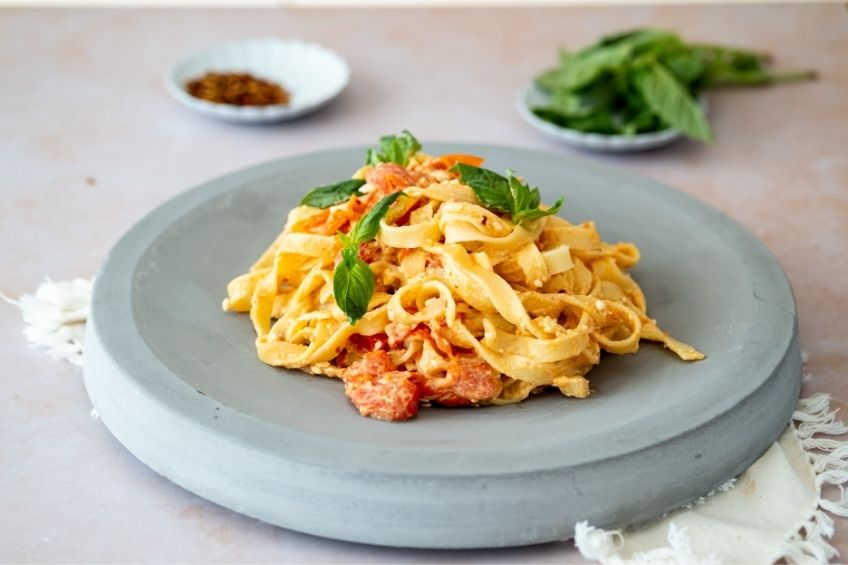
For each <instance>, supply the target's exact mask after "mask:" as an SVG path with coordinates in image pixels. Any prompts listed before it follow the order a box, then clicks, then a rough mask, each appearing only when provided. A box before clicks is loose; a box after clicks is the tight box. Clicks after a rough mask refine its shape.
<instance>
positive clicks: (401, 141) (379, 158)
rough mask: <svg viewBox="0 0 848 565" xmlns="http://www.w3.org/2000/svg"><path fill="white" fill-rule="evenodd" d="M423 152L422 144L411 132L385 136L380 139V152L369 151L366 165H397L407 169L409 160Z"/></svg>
mask: <svg viewBox="0 0 848 565" xmlns="http://www.w3.org/2000/svg"><path fill="white" fill-rule="evenodd" d="M420 150H421V143H419V141H418V140H417V139H416V138H415V136H414V135H412V134H411V133H410V132H409V130H403V132H402V133H401V134H400V135H384V136H383V137H381V138H380V150H379V151H375V150H373V149H369V150H368V151H367V153H366V154H365V164H366V165H376V164H378V163H397V164H398V165H401V166H403V167H405V166H406V165H407V164H409V159H410V157H412V156H413V155H415V154H416V153H417V152H418V151H420Z"/></svg>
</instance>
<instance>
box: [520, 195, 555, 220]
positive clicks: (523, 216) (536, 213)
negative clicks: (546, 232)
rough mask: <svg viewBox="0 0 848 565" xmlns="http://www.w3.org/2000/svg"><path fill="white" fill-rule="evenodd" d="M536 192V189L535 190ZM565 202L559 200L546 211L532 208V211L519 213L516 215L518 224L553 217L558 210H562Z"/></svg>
mask: <svg viewBox="0 0 848 565" xmlns="http://www.w3.org/2000/svg"><path fill="white" fill-rule="evenodd" d="M536 190H538V189H536ZM564 201H565V199H564V198H560V199H559V200H557V201H556V203H554V205H553V206H551V207H550V208H548V209H547V210H542V209H541V208H534V209H532V210H524V211H523V212H520V213H519V215H518V220H519V221H518V223H524V222H532V221H533V220H537V219H539V218H544V217H545V216H553V215H554V214H556V213H557V212H559V209H560V208H562V203H563V202H564Z"/></svg>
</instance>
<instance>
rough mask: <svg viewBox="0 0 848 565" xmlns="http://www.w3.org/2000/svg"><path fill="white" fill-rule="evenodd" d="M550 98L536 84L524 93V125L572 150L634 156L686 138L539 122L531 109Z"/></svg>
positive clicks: (520, 110) (675, 133) (666, 132)
mask: <svg viewBox="0 0 848 565" xmlns="http://www.w3.org/2000/svg"><path fill="white" fill-rule="evenodd" d="M549 100H550V97H549V96H548V94H547V93H545V92H544V91H543V90H542V89H540V88H539V87H538V86H536V85H535V84H533V83H530V84H528V85H527V86H525V87H524V88H522V89H521V91H519V93H518V97H517V99H516V101H515V106H516V108H517V109H518V113H519V114H520V115H521V117H522V118H524V121H525V122H527V123H528V124H530V125H531V126H533V127H534V128H536V129H537V130H539V131H540V132H542V133H543V134H545V135H547V136H548V137H552V138H554V139H557V140H559V141H562V142H564V143H566V144H568V145H570V146H572V147H576V148H578V149H585V150H588V151H601V152H606V153H634V152H637V151H647V150H648V149H654V148H657V147H662V146H663V145H668V144H670V143H673V142H674V141H677V140H678V139H680V138H681V137H683V133H681V132H680V131H678V130H676V129H666V130H662V131H654V132H649V133H637V134H634V135H609V134H603V133H587V132H583V131H578V130H575V129H569V128H564V127H561V126H558V125H556V124H552V123H550V122H546V121H545V120H543V119H541V118H539V117H538V116H537V115H536V114H534V113H533V111H532V110H531V108H534V107H536V106H546V105H547V104H548V103H549ZM698 103H699V104H700V105H701V108H703V109H704V111H706V110H707V100H706V97H705V96H703V95H702V96H701V97H700V98H699V100H698Z"/></svg>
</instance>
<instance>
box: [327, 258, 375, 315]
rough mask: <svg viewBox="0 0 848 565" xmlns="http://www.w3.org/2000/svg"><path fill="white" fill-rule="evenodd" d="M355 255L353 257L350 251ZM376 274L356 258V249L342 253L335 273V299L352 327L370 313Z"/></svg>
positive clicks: (366, 264)
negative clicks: (369, 308) (369, 306)
mask: <svg viewBox="0 0 848 565" xmlns="http://www.w3.org/2000/svg"><path fill="white" fill-rule="evenodd" d="M347 250H351V251H352V252H353V255H352V257H351V253H350V251H348V253H345V251H347ZM374 287H375V281H374V273H373V272H371V267H369V266H368V263H366V262H365V261H363V260H362V259H360V258H358V257H357V256H356V249H355V248H352V247H351V248H346V249H345V250H343V251H342V260H341V261H340V262H339V264H338V265H336V270H335V272H334V273H333V298H334V299H335V301H336V304H337V305H338V307H339V308H340V309H341V311H342V312H344V313H345V315H346V316H347V319H348V321H349V322H350V323H351V325H353V324H356V322H358V321H359V320H360V319H361V318H362V317H363V316H364V315H365V314H366V312H368V303H369V302H371V297H372V296H373V295H374Z"/></svg>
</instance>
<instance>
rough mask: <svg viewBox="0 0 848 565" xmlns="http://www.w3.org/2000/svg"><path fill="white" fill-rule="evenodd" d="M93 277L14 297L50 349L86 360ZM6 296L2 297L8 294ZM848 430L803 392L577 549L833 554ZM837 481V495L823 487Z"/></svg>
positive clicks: (845, 507)
mask: <svg viewBox="0 0 848 565" xmlns="http://www.w3.org/2000/svg"><path fill="white" fill-rule="evenodd" d="M92 282H93V281H92V280H89V279H74V280H72V281H62V282H53V281H51V280H49V279H47V280H46V281H45V282H44V283H42V284H41V285H40V286H39V287H38V289H37V290H36V292H35V294H34V295H24V296H22V297H20V299H18V300H11V299H8V298H7V299H6V300H7V301H9V302H11V303H12V304H15V305H16V306H18V307H19V308H20V310H21V314H22V316H23V319H24V323H25V328H24V335H25V336H26V337H27V339H28V340H29V341H30V343H31V345H32V346H37V347H43V348H45V349H47V352H48V354H50V355H51V356H53V357H56V358H64V359H67V360H68V361H70V362H72V363H74V364H76V365H81V364H82V346H83V343H82V340H83V331H84V327H85V320H86V317H87V316H88V308H89V303H90V302H91V289H92ZM4 298H5V297H4ZM845 433H848V426H846V425H845V424H844V423H842V422H841V421H839V420H837V418H836V411H832V410H831V409H830V395H828V394H821V393H820V394H816V395H813V396H812V397H810V398H806V399H801V400H799V401H798V408H797V410H796V411H795V413H794V415H793V416H792V422H790V424H789V426H787V428H786V431H785V432H784V433H783V435H781V436H780V439H778V441H776V442H775V443H774V444H773V445H772V446H771V447H770V448H769V449H768V451H766V453H765V454H764V455H763V456H762V457H760V459H758V460H757V461H756V462H755V463H754V464H753V465H751V467H750V468H749V469H748V470H747V471H745V472H744V473H742V474H741V475H740V476H739V477H738V478H737V479H731V480H730V481H728V482H727V483H725V484H724V485H722V486H721V487H719V488H718V489H716V491H714V492H712V493H710V494H709V495H707V496H706V497H703V498H701V499H699V500H698V501H696V502H695V503H693V504H689V505H687V506H686V507H684V508H681V509H679V510H675V511H674V512H670V513H668V514H666V515H665V516H663V517H661V518H657V519H655V520H651V521H649V522H644V523H641V524H636V525H634V526H629V527H627V528H624V529H622V530H615V531H606V530H601V529H598V528H594V527H592V526H591V525H589V524H587V523H586V522H581V523H579V524H577V527H576V529H575V536H574V542H575V545H576V546H577V549H578V550H579V551H580V553H581V555H583V557H585V558H587V559H592V560H596V561H599V562H600V563H602V564H604V565H628V564H634V565H635V564H639V565H643V564H644V565H647V564H654V563H687V564H697V563H704V564H707V563H708V564H718V563H751V562H753V563H773V562H775V561H777V560H779V559H785V560H786V561H787V562H789V563H827V562H828V561H829V560H830V559H833V558H834V557H837V556H838V553H837V551H836V549H835V548H834V547H833V546H832V545H831V544H830V543H829V541H828V540H829V538H831V537H832V536H833V533H834V523H833V519H832V518H831V517H830V516H829V515H828V514H827V513H828V512H830V513H831V514H835V515H837V516H846V517H848V491H846V490H845V484H846V483H848V442H844V441H839V440H835V439H833V438H828V437H823V436H833V435H841V434H845ZM825 485H835V486H837V487H838V489H839V492H840V498H839V500H829V499H826V498H824V497H823V496H822V487H823V486H825Z"/></svg>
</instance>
